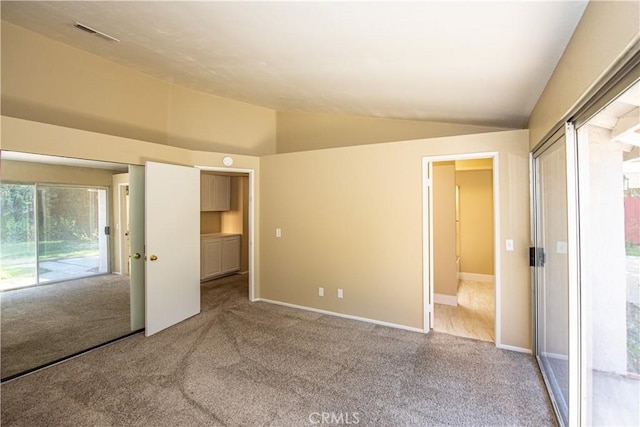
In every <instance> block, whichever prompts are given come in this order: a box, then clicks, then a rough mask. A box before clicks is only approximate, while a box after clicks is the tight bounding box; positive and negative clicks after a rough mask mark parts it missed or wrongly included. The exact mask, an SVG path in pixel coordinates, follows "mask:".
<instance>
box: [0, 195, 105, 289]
mask: <svg viewBox="0 0 640 427" xmlns="http://www.w3.org/2000/svg"><path fill="white" fill-rule="evenodd" d="M0 191H1V196H2V206H1V208H2V223H1V230H0V239H1V245H0V246H1V248H0V253H1V260H2V269H1V271H2V273H1V274H2V276H1V278H0V287H1V288H2V289H5V290H6V289H14V288H19V287H24V286H31V285H38V284H44V283H50V282H59V281H63V280H69V279H74V278H79V277H86V276H91V275H95V274H103V273H108V272H109V259H108V258H109V257H108V253H109V251H108V240H107V239H108V228H107V224H108V223H107V212H108V210H107V189H106V188H102V187H84V186H60V185H45V184H8V183H2V184H0Z"/></svg>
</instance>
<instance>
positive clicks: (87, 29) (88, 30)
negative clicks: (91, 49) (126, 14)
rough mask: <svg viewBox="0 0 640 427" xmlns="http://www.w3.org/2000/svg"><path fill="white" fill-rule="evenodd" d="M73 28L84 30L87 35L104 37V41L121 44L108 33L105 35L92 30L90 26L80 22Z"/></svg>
mask: <svg viewBox="0 0 640 427" xmlns="http://www.w3.org/2000/svg"><path fill="white" fill-rule="evenodd" d="M73 26H74V27H76V28H78V29H80V30H82V31H84V32H86V33H89V34H94V35H96V36H98V37H102V38H103V39H105V40H109V41H111V42H119V41H120V40H118V39H117V38H115V37H113V36H110V35H109V34H107V33H103V32H102V31H98V30H96V29H95V28H91V27H89V26H88V25H84V24H81V23H80V22H76V23H75V24H73Z"/></svg>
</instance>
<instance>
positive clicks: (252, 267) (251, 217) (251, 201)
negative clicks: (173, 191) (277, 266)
mask: <svg viewBox="0 0 640 427" xmlns="http://www.w3.org/2000/svg"><path fill="white" fill-rule="evenodd" d="M195 167H196V168H198V169H200V170H202V171H209V172H232V173H246V174H249V301H251V302H255V301H257V300H258V299H257V297H256V293H255V259H256V257H255V244H254V242H255V229H256V228H255V172H256V171H255V169H241V168H226V167H216V166H198V165H196V166H195Z"/></svg>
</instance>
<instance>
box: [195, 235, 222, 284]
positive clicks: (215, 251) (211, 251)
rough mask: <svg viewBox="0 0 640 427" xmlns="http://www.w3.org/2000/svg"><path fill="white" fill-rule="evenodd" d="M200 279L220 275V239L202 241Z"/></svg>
mask: <svg viewBox="0 0 640 427" xmlns="http://www.w3.org/2000/svg"><path fill="white" fill-rule="evenodd" d="M200 246H201V257H202V262H201V274H200V278H201V279H206V278H208V277H213V276H217V275H219V274H221V273H222V239H203V240H202V242H201V244H200Z"/></svg>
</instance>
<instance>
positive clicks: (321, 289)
mask: <svg viewBox="0 0 640 427" xmlns="http://www.w3.org/2000/svg"><path fill="white" fill-rule="evenodd" d="M318 296H321V297H323V296H324V288H318Z"/></svg>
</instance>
